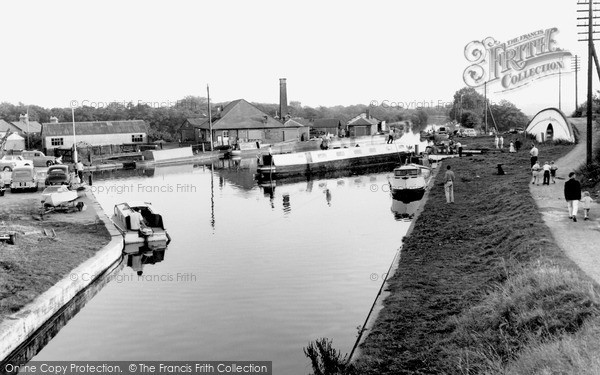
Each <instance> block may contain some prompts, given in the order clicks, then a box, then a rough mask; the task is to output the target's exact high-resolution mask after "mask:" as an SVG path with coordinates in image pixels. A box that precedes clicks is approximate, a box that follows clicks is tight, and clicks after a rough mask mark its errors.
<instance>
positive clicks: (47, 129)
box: [42, 120, 148, 154]
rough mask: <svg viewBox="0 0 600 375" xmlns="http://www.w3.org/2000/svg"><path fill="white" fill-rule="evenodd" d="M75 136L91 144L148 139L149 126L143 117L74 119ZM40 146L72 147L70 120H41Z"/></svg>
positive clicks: (48, 147) (146, 140)
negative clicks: (132, 118)
mask: <svg viewBox="0 0 600 375" xmlns="http://www.w3.org/2000/svg"><path fill="white" fill-rule="evenodd" d="M75 140H76V141H77V144H78V145H79V144H80V143H84V144H88V145H90V146H108V145H123V144H136V143H137V144H142V143H147V142H148V128H147V125H146V122H144V121H143V120H127V121H89V122H76V123H75ZM42 147H43V148H45V149H46V153H47V154H52V153H51V151H52V150H54V149H55V148H61V149H70V148H72V147H73V123H72V122H49V123H44V124H42Z"/></svg>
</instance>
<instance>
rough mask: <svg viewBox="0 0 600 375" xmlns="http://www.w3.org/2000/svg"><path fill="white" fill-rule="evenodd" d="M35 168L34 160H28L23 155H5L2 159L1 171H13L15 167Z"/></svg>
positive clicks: (0, 163) (0, 162)
mask: <svg viewBox="0 0 600 375" xmlns="http://www.w3.org/2000/svg"><path fill="white" fill-rule="evenodd" d="M25 166H31V167H33V160H27V159H25V158H24V157H22V156H21V155H4V156H3V157H2V159H0V170H2V171H12V170H13V169H15V167H25Z"/></svg>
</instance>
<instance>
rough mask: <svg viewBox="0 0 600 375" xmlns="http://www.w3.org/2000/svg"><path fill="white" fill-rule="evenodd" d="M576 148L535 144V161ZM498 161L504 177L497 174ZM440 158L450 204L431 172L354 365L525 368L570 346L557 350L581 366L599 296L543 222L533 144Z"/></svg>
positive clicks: (362, 369)
mask: <svg viewBox="0 0 600 375" xmlns="http://www.w3.org/2000/svg"><path fill="white" fill-rule="evenodd" d="M487 141H488V140H486V142H487ZM490 144H491V143H490ZM527 144H528V143H526V145H527ZM572 147H573V146H571V145H540V146H539V149H540V160H541V161H542V162H544V161H546V160H556V159H558V158H559V157H560V156H562V155H564V154H566V153H567V152H568V151H569V150H571V149H572ZM500 163H501V164H503V169H504V171H505V172H506V173H507V174H506V175H503V176H500V175H497V174H496V172H497V170H496V166H497V164H500ZM446 165H451V166H452V169H453V170H454V171H455V173H456V177H457V183H456V184H455V197H456V204H453V205H452V204H451V205H448V204H446V203H445V197H444V191H443V181H442V179H443V173H440V174H438V177H437V179H436V181H435V186H434V188H433V190H432V191H431V193H430V195H429V199H428V201H427V203H426V205H425V210H424V212H423V213H422V214H421V216H420V217H419V219H418V220H417V222H416V223H415V228H414V231H413V232H412V234H411V235H410V236H407V237H406V238H405V239H404V245H403V248H402V255H401V259H400V264H399V268H398V271H397V272H396V274H395V276H394V277H393V278H392V279H391V280H389V288H390V291H391V295H390V296H389V297H388V298H387V299H386V300H385V302H384V306H385V307H384V309H383V310H382V311H381V313H380V315H379V316H378V319H377V321H376V323H375V325H374V327H373V329H372V330H371V332H370V333H369V335H368V337H367V338H366V340H365V342H364V344H363V345H362V356H361V357H360V358H359V359H358V361H357V363H356V366H357V368H358V370H357V373H360V374H481V373H492V374H501V373H523V374H525V373H535V372H528V371H529V370H531V369H536V367H535V365H533V363H534V361H543V359H542V358H544V356H546V355H550V356H551V355H555V358H558V357H556V356H557V354H556V353H554V354H549V353H552V350H555V351H556V350H561V349H560V348H561V345H563V344H561V343H569V342H570V343H571V347H572V348H573V350H571V352H569V353H562V352H561V355H563V357H561V358H564V356H566V355H571V357H572V359H573V362H572V363H575V362H576V360H579V363H585V364H587V363H588V362H586V360H585V357H586V355H585V353H588V351H587V349H585V345H584V343H586V342H589V343H590V348H591V349H593V348H594V347H596V346H597V344H592V343H594V342H597V340H596V341H594V339H596V338H597V337H598V336H599V332H598V331H600V329H598V328H597V327H598V324H597V323H598V317H599V316H600V298H599V297H598V293H597V290H596V289H595V288H596V286H595V285H593V284H592V282H591V280H589V279H588V277H587V276H586V275H584V274H583V273H582V272H581V271H580V270H579V268H577V267H576V266H575V264H574V263H573V262H572V261H571V260H570V259H568V258H567V257H566V256H565V255H564V254H563V252H562V251H561V249H560V248H558V246H557V245H556V244H555V243H554V241H553V239H552V235H551V233H550V231H549V229H548V228H547V227H546V226H545V225H544V223H543V221H542V219H541V216H540V214H539V212H538V209H537V207H536V204H535V201H534V200H533V198H532V197H531V194H530V192H529V181H530V179H531V175H530V163H529V153H528V147H526V148H525V149H522V150H521V151H520V152H519V153H516V154H510V153H501V154H487V155H482V156H472V157H465V158H462V159H458V158H455V159H450V160H447V161H445V162H444V165H443V168H445V166H446ZM441 172H442V171H441ZM558 183H563V181H558ZM539 188H543V186H540V187H539ZM557 198H559V199H562V197H557ZM573 340H575V341H573ZM573 342H576V344H574V343H573ZM582 345H583V349H582ZM557 348H559V349H557ZM575 348H577V349H575ZM588 354H589V353H588ZM592 357H593V356H592ZM538 364H539V362H538ZM528 366H529V367H528ZM537 369H538V370H541V369H542V367H540V366H538V367H537ZM597 370H598V367H596V371H597ZM538 373H543V372H538ZM564 373H573V374H575V373H578V372H577V371H576V370H573V371H571V372H568V371H567V372H564Z"/></svg>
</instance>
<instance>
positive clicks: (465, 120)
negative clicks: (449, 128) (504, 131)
mask: <svg viewBox="0 0 600 375" xmlns="http://www.w3.org/2000/svg"><path fill="white" fill-rule="evenodd" d="M460 123H461V125H462V126H464V127H465V128H478V127H479V126H480V125H481V115H480V114H478V113H475V112H473V111H471V110H464V111H462V116H461V118H460Z"/></svg>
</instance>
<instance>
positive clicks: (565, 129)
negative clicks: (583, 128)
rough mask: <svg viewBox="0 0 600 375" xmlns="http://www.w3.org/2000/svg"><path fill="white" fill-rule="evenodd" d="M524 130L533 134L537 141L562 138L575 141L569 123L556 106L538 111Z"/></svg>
mask: <svg viewBox="0 0 600 375" xmlns="http://www.w3.org/2000/svg"><path fill="white" fill-rule="evenodd" d="M525 132H526V133H528V134H533V135H535V138H536V139H537V141H538V142H545V141H550V142H552V141H557V140H564V141H568V142H575V136H574V135H573V129H572V127H571V123H569V121H568V120H567V118H566V116H565V115H564V113H562V112H561V111H560V110H558V109H556V108H546V109H543V110H541V111H539V112H538V113H537V114H536V115H535V116H534V117H533V118H532V119H531V121H530V122H529V125H527V129H525Z"/></svg>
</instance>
